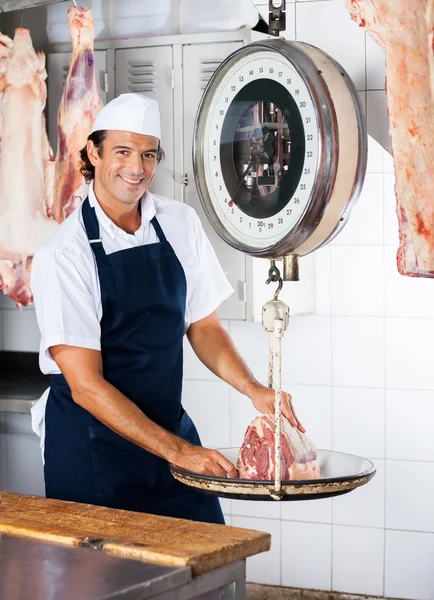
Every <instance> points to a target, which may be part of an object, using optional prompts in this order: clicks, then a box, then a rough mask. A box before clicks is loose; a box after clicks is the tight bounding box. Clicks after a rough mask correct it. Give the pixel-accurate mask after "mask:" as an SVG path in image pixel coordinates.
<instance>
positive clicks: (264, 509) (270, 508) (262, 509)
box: [232, 500, 282, 520]
mask: <svg viewBox="0 0 434 600" xmlns="http://www.w3.org/2000/svg"><path fill="white" fill-rule="evenodd" d="M281 505H282V502H279V501H275V500H267V501H264V502H260V501H259V502H257V501H256V500H232V514H233V515H234V516H239V517H258V518H262V519H277V520H280V509H281Z"/></svg>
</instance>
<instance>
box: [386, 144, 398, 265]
mask: <svg viewBox="0 0 434 600" xmlns="http://www.w3.org/2000/svg"><path fill="white" fill-rule="evenodd" d="M385 154H386V153H385ZM383 198H384V201H383V206H384V208H383V219H384V243H385V245H386V246H393V248H394V249H395V251H396V250H397V249H398V245H399V230H398V217H397V214H396V195H395V175H394V174H393V173H384V175H383ZM395 264H396V260H395Z"/></svg>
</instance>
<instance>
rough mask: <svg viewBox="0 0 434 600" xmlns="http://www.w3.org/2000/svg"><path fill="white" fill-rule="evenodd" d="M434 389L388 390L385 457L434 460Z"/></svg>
mask: <svg viewBox="0 0 434 600" xmlns="http://www.w3.org/2000/svg"><path fill="white" fill-rule="evenodd" d="M433 400H434V393H433V392H420V391H415V390H386V457H387V458H393V459H399V460H421V461H433V462H434V435H433V431H432V424H433V423H434V401H433Z"/></svg>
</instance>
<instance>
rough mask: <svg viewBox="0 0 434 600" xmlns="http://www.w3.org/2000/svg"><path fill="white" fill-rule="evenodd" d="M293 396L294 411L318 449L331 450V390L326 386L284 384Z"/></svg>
mask: <svg viewBox="0 0 434 600" xmlns="http://www.w3.org/2000/svg"><path fill="white" fill-rule="evenodd" d="M283 387H284V389H285V390H286V391H287V392H289V393H290V394H291V395H292V402H293V407H294V411H295V413H296V415H297V417H298V418H299V419H300V421H301V423H302V424H303V425H304V427H305V429H306V432H307V435H308V436H309V437H310V438H311V440H312V441H313V443H314V444H315V446H316V447H317V448H322V449H323V450H330V448H331V443H332V436H331V422H332V399H331V388H330V387H329V386H325V385H291V384H290V383H288V384H286V383H285V384H284V386H283Z"/></svg>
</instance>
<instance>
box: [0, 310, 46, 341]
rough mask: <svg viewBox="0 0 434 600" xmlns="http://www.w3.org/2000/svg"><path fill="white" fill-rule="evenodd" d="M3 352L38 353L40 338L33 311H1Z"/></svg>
mask: <svg viewBox="0 0 434 600" xmlns="http://www.w3.org/2000/svg"><path fill="white" fill-rule="evenodd" d="M0 314H1V316H2V320H3V350H9V351H15V352H20V351H22V352H38V351H39V344H40V341H41V336H40V334H39V328H38V324H37V322H36V313H35V311H34V310H22V311H20V310H18V309H16V308H14V309H2V311H1V313H0Z"/></svg>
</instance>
